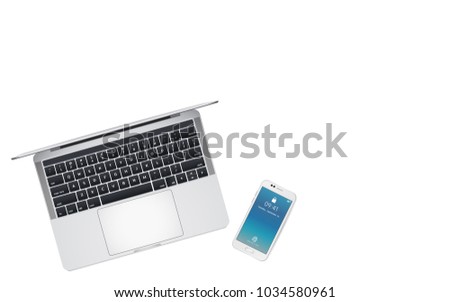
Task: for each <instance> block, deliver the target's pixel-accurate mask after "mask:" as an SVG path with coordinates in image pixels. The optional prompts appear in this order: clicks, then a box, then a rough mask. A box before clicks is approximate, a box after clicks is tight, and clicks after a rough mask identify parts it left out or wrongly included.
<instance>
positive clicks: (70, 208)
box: [66, 204, 78, 215]
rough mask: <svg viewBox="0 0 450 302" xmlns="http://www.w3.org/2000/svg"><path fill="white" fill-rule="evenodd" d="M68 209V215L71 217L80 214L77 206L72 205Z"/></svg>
mask: <svg viewBox="0 0 450 302" xmlns="http://www.w3.org/2000/svg"><path fill="white" fill-rule="evenodd" d="M66 208H67V214H69V215H70V214H75V213H77V212H78V211H77V206H76V204H70V205H68V206H67V207H66Z"/></svg>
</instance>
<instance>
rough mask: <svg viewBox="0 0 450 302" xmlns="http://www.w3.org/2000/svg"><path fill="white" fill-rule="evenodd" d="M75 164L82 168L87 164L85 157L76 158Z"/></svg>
mask: <svg viewBox="0 0 450 302" xmlns="http://www.w3.org/2000/svg"><path fill="white" fill-rule="evenodd" d="M77 166H78V168H83V167H86V166H87V161H86V157H84V156H83V157H80V158H77Z"/></svg>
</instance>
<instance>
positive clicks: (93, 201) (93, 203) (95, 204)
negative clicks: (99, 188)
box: [87, 197, 101, 209]
mask: <svg viewBox="0 0 450 302" xmlns="http://www.w3.org/2000/svg"><path fill="white" fill-rule="evenodd" d="M87 204H88V207H89V209H92V208H95V207H99V206H101V203H100V198H98V197H96V198H92V199H88V201H87Z"/></svg>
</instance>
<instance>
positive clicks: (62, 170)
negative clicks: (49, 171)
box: [55, 163, 67, 173]
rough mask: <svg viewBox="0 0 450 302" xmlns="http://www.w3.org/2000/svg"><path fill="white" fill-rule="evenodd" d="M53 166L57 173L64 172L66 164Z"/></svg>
mask: <svg viewBox="0 0 450 302" xmlns="http://www.w3.org/2000/svg"><path fill="white" fill-rule="evenodd" d="M55 167H56V172H58V173H64V172H66V171H67V169H66V165H65V164H64V163H59V164H56V166H55Z"/></svg>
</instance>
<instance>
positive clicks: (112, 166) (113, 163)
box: [105, 160, 116, 171]
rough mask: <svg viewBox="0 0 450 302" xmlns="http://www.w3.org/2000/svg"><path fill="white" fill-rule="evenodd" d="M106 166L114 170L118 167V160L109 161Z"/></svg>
mask: <svg viewBox="0 0 450 302" xmlns="http://www.w3.org/2000/svg"><path fill="white" fill-rule="evenodd" d="M105 166H106V170H107V171H110V170H114V169H115V168H116V162H115V161H114V160H110V161H107V162H106V163H105Z"/></svg>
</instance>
